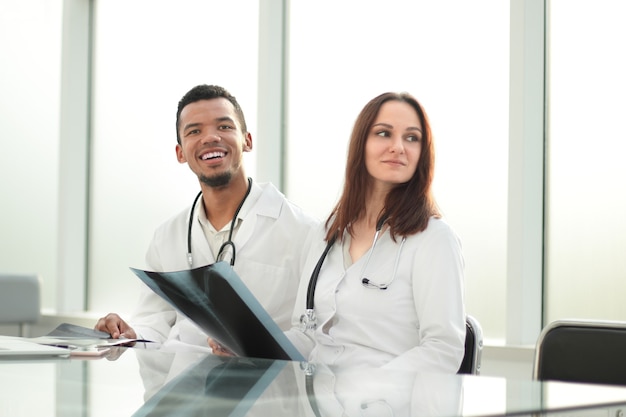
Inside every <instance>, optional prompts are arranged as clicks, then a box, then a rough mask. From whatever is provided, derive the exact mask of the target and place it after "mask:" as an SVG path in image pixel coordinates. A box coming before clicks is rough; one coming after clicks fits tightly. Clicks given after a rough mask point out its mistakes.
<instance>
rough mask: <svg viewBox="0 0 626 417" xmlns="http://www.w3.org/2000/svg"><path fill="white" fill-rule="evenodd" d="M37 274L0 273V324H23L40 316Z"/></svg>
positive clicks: (21, 331) (22, 326) (22, 334)
mask: <svg viewBox="0 0 626 417" xmlns="http://www.w3.org/2000/svg"><path fill="white" fill-rule="evenodd" d="M40 300H41V298H40V283H39V276H38V275H36V274H0V324H16V325H19V335H20V336H24V330H25V326H26V325H27V324H30V323H36V322H37V321H38V320H39V317H40V316H41V304H40V303H41V301H40Z"/></svg>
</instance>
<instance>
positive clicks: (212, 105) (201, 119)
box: [176, 97, 252, 187]
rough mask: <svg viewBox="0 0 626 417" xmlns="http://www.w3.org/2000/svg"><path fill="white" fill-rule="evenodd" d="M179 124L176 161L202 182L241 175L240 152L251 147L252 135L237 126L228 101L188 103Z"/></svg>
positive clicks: (219, 184) (215, 184) (221, 182)
mask: <svg viewBox="0 0 626 417" xmlns="http://www.w3.org/2000/svg"><path fill="white" fill-rule="evenodd" d="M179 126H180V127H179V135H180V138H181V143H180V144H177V145H176V156H177V158H178V162H180V163H185V162H186V163H187V164H188V165H189V168H190V169H191V170H192V171H193V172H194V173H195V174H196V175H197V176H198V178H199V179H200V181H201V182H202V183H204V184H206V185H208V186H209V187H222V186H225V185H227V184H228V183H229V182H230V180H231V179H232V178H234V177H236V176H244V177H245V174H244V171H243V168H242V163H243V152H249V151H251V150H252V136H251V135H250V133H248V132H243V131H242V130H241V123H240V121H239V119H238V117H237V114H236V112H235V108H234V107H233V105H232V103H231V102H229V101H228V100H227V99H225V98H222V97H219V98H214V99H210V100H200V101H196V102H193V103H189V104H188V105H186V106H185V108H183V110H182V111H181V113H180V124H179Z"/></svg>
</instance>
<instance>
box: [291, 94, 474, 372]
mask: <svg viewBox="0 0 626 417" xmlns="http://www.w3.org/2000/svg"><path fill="white" fill-rule="evenodd" d="M433 174H434V146H433V138H432V135H431V130H430V126H429V122H428V118H427V116H426V113H425V112H424V109H423V108H422V106H421V105H420V104H419V103H418V101H417V100H416V99H415V98H413V97H412V96H411V95H409V94H407V93H384V94H382V95H380V96H378V97H375V98H374V99H372V100H371V101H370V102H369V103H367V105H366V106H365V107H364V108H363V110H362V111H361V113H360V114H359V116H358V118H357V120H356V122H355V125H354V129H353V131H352V135H351V138H350V144H349V149H348V159H347V166H346V174H345V182H344V188H343V193H342V195H341V197H340V199H339V201H338V203H337V205H336V206H335V207H334V209H333V210H332V212H331V214H330V215H329V217H328V219H327V221H326V223H325V225H322V226H320V230H319V234H318V235H317V237H316V238H315V239H317V240H316V241H313V243H312V249H311V251H310V252H309V253H310V255H309V258H308V260H307V262H306V264H305V267H304V269H303V270H304V271H308V272H304V275H303V277H302V279H301V283H300V287H299V292H298V296H297V299H296V307H295V311H294V314H293V317H292V325H293V328H292V329H290V330H288V331H287V332H286V333H287V335H288V337H289V339H290V340H291V341H292V342H293V343H294V344H295V345H296V347H297V348H298V349H299V350H300V351H301V353H303V355H304V356H305V358H308V360H309V362H312V363H323V364H326V365H337V366H342V367H345V368H348V367H370V368H371V367H382V368H387V369H410V370H418V371H424V372H431V371H432V372H445V373H456V372H457V370H458V369H459V365H460V363H461V361H462V359H463V352H464V340H465V308H464V294H463V267H464V261H463V257H462V253H461V244H460V242H459V239H458V237H457V236H456V234H455V233H454V231H453V230H452V229H451V228H450V226H449V225H448V224H447V223H446V222H445V221H444V220H443V219H442V218H441V214H440V212H439V210H438V207H437V204H436V202H435V200H434V197H433V194H432V190H431V185H432V181H433ZM311 271H313V273H311Z"/></svg>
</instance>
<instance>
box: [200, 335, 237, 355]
mask: <svg viewBox="0 0 626 417" xmlns="http://www.w3.org/2000/svg"><path fill="white" fill-rule="evenodd" d="M207 342H208V343H209V347H210V348H211V349H212V350H213V354H214V355H217V356H227V357H228V356H237V355H235V354H234V353H233V352H231V351H230V350H228V349H226V348H225V347H224V346H222V345H220V344H219V343H218V342H216V341H215V340H213V339H211V338H210V337H209V338H208V339H207Z"/></svg>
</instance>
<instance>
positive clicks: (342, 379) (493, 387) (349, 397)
mask: <svg viewBox="0 0 626 417" xmlns="http://www.w3.org/2000/svg"><path fill="white" fill-rule="evenodd" d="M138 359H139V362H140V364H142V365H141V368H142V369H144V372H143V374H144V375H146V376H149V377H148V380H149V381H152V382H154V381H156V380H159V381H162V383H163V386H162V387H155V386H154V385H151V384H150V382H149V381H146V382H148V383H147V385H146V386H147V391H146V403H145V404H144V406H143V407H141V408H140V409H139V410H138V411H137V412H136V413H135V414H134V416H136V417H142V416H160V415H163V416H165V415H174V414H175V415H182V416H186V415H190V416H191V415H203V413H208V414H210V415H211V416H231V415H246V416H257V415H258V416H269V415H272V416H276V415H285V416H368V415H371V416H387V415H388V416H432V417H442V416H468V417H469V416H501V415H536V414H540V413H555V412H559V413H564V412H572V411H576V410H584V411H586V412H587V414H581V415H589V413H588V412H589V411H590V410H591V409H592V408H594V407H595V408H599V409H598V410H597V411H599V412H601V413H604V414H599V415H606V413H607V412H608V411H607V410H609V409H615V410H613V411H616V410H617V409H619V408H623V409H624V410H626V387H615V386H597V385H595V386H593V385H585V384H569V383H559V382H545V383H541V382H538V381H532V380H530V379H529V380H506V379H503V378H495V377H487V376H474V375H463V376H461V375H441V374H423V373H422V374H420V373H415V372H400V371H389V370H382V369H351V370H345V369H336V368H332V367H328V366H320V365H313V364H307V363H298V362H287V361H268V360H262V359H250V358H220V357H216V356H204V355H199V354H197V355H194V354H189V353H182V352H181V353H178V354H175V355H172V357H171V359H172V360H171V362H169V364H168V365H169V368H168V369H167V370H165V374H163V375H161V376H160V377H156V378H155V374H151V373H150V372H154V371H155V368H154V367H150V366H148V365H149V364H150V363H152V362H153V360H152V359H153V358H152V357H151V356H150V354H149V352H138ZM161 365H162V364H161ZM162 368H163V367H162ZM148 369H150V372H147V370H148ZM148 387H149V389H148ZM568 415H569V414H568ZM612 415H614V413H612Z"/></svg>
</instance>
